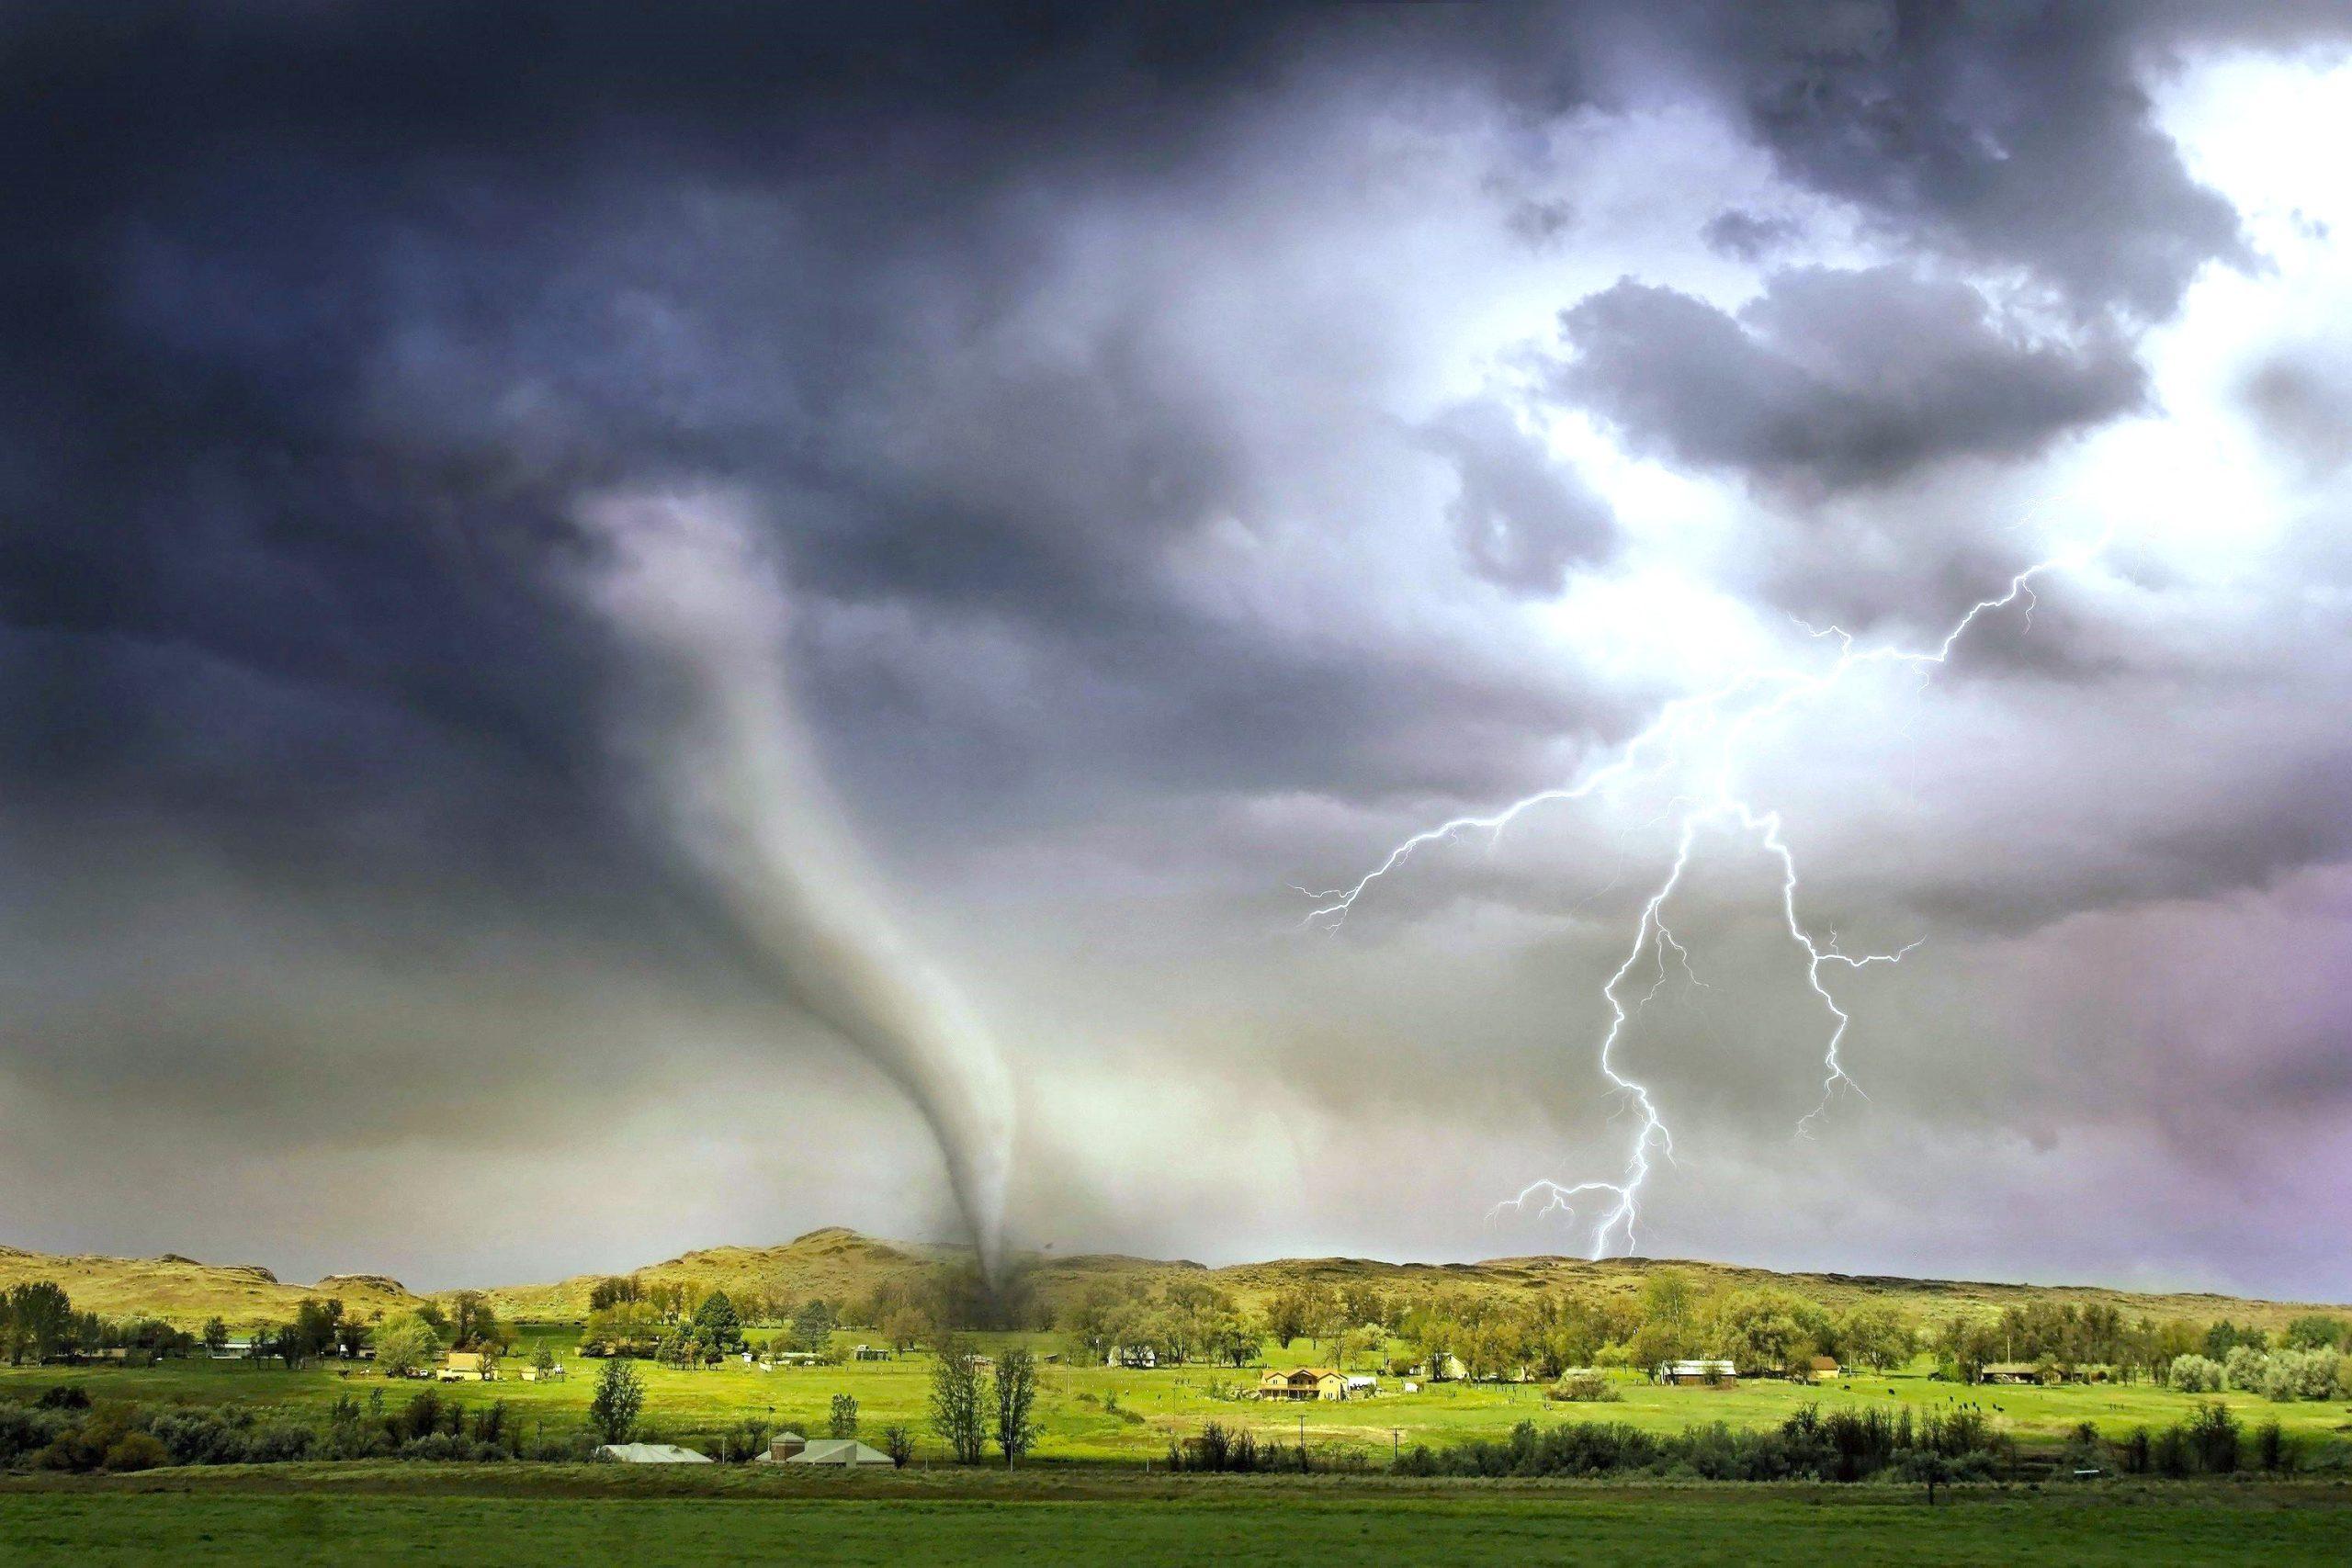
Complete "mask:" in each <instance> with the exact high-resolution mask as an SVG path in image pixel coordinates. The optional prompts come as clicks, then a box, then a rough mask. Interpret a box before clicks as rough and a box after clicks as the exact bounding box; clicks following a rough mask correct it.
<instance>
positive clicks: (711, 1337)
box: [695, 1291, 743, 1356]
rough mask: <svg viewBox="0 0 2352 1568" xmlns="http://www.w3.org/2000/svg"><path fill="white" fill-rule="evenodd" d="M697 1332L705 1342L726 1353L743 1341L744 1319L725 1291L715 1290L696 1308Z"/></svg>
mask: <svg viewBox="0 0 2352 1568" xmlns="http://www.w3.org/2000/svg"><path fill="white" fill-rule="evenodd" d="M695 1333H696V1334H697V1335H699V1336H700V1337H701V1338H702V1341H703V1343H704V1344H706V1345H707V1346H709V1347H710V1348H712V1349H714V1350H716V1351H718V1353H719V1354H720V1355H722V1356H723V1355H725V1354H726V1353H727V1352H728V1351H729V1350H732V1349H734V1348H736V1347H737V1346H739V1345H741V1344H742V1343H743V1320H742V1318H741V1316H740V1315H739V1314H737V1313H736V1311H735V1303H733V1302H730V1301H729V1300H728V1299H727V1292H724V1291H713V1292H710V1294H708V1295H707V1296H705V1297H704V1298H703V1302H702V1305H700V1306H698V1307H696V1308H695Z"/></svg>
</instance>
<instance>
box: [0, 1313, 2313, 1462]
mask: <svg viewBox="0 0 2352 1568" xmlns="http://www.w3.org/2000/svg"><path fill="white" fill-rule="evenodd" d="M542 1336H544V1337H546V1338H547V1339H548V1342H549V1344H550V1346H551V1347H552V1348H554V1349H555V1350H556V1351H557V1353H558V1354H559V1355H560V1357H562V1359H564V1360H565V1361H566V1363H567V1365H568V1366H569V1368H570V1370H571V1378H570V1381H568V1382H562V1383H554V1384H547V1383H526V1382H521V1381H519V1379H515V1378H509V1379H505V1380H502V1381H500V1382H496V1383H493V1384H488V1385H483V1384H458V1385H437V1386H438V1387H439V1391H440V1392H441V1393H444V1394H445V1395H448V1396H451V1397H454V1398H457V1399H459V1400H461V1401H464V1402H466V1403H468V1404H476V1403H487V1402H488V1401H490V1400H492V1399H502V1400H504V1401H506V1402H507V1404H508V1405H509V1407H510V1409H511V1410H512V1411H513V1412H514V1413H515V1415H516V1416H519V1417H520V1418H521V1420H522V1422H523V1426H524V1430H525V1431H526V1433H530V1434H532V1435H537V1434H538V1433H542V1432H543V1433H545V1434H547V1435H549V1436H555V1435H561V1434H568V1433H571V1432H572V1431H576V1430H578V1429H580V1428H581V1427H582V1425H583V1421H584V1416H585V1414H586V1410H587V1405H588V1401H589V1398H590V1396H591V1394H592V1393H593V1392H594V1378H595V1371H596V1365H597V1364H596V1363H595V1362H594V1361H588V1360H582V1359H579V1358H577V1357H575V1356H573V1355H572V1354H571V1346H572V1342H573V1339H574V1337H575V1331H574V1330H572V1329H571V1328H570V1327H569V1326H557V1325H547V1326H537V1325H524V1326H523V1329H522V1343H521V1345H520V1346H519V1347H518V1353H517V1354H516V1355H515V1356H514V1357H512V1358H510V1359H509V1361H508V1365H509V1367H514V1368H519V1367H520V1366H521V1365H522V1364H523V1361H524V1359H526V1357H527V1354H528V1348H529V1346H530V1344H531V1343H532V1342H533V1340H535V1339H536V1338H537V1337H542ZM847 1338H848V1337H847V1336H844V1339H845V1340H846V1339H847ZM1010 1342H1011V1339H1010V1337H1004V1336H982V1337H979V1340H978V1343H979V1344H980V1345H981V1347H982V1348H1001V1347H1002V1346H1003V1345H1005V1344H1007V1343H1010ZM1034 1343H1035V1345H1036V1346H1037V1348H1039V1349H1040V1350H1041V1351H1043V1350H1047V1349H1057V1348H1060V1345H1061V1343H1062V1342H1061V1341H1059V1340H1057V1339H1054V1338H1052V1337H1037V1338H1035V1341H1034ZM1268 1357H1269V1359H1271V1360H1272V1361H1274V1362H1275V1363H1277V1364H1296V1363H1300V1362H1311V1361H1313V1360H1315V1359H1317V1354H1316V1351H1315V1349H1314V1348H1313V1347H1312V1346H1310V1345H1307V1344H1306V1343H1305V1342H1301V1343H1300V1344H1298V1345H1296V1346H1294V1347H1293V1348H1292V1352H1291V1354H1289V1355H1288V1356H1283V1355H1280V1354H1277V1353H1275V1351H1274V1350H1273V1348H1272V1347H1268ZM638 1369H639V1375H640V1376H641V1377H642V1378H643V1379H644V1382H645V1385H646V1407H645V1423H644V1424H645V1426H646V1427H647V1429H648V1431H649V1432H650V1434H651V1435H652V1436H654V1437H656V1438H660V1439H662V1440H666V1441H679V1442H686V1443H696V1442H699V1441H702V1440H705V1439H707V1438H710V1437H711V1436H712V1435H714V1434H716V1433H718V1432H719V1431H721V1430H724V1429H726V1428H728V1427H732V1426H734V1425H736V1424H737V1423H739V1422H741V1421H742V1420H744V1419H746V1418H751V1417H756V1418H759V1419H763V1420H768V1421H772V1422H774V1423H775V1424H778V1425H783V1426H789V1427H797V1428H799V1429H800V1430H802V1431H805V1432H810V1433H821V1432H822V1431H823V1430H824V1427H825V1420H826V1412H827V1410H828V1407H829V1406H830V1404H831V1400H832V1396H833V1395H834V1394H836V1393H848V1394H851V1395H852V1396H854V1398H855V1399H856V1400H857V1403H858V1416H859V1425H860V1429H861V1431H862V1432H863V1433H864V1434H865V1435H866V1436H867V1437H868V1438H869V1439H871V1438H872V1437H873V1435H874V1434H876V1433H878V1432H879V1431H880V1430H881V1429H882V1428H883V1427H886V1426H889V1425H892V1424H903V1425H905V1426H907V1427H910V1428H912V1429H913V1430H914V1431H915V1432H916V1434H917V1442H918V1452H919V1453H920V1454H924V1455H931V1454H933V1453H934V1452H935V1451H936V1447H935V1444H934V1443H933V1439H932V1438H930V1435H929V1434H928V1433H927V1432H926V1431H925V1430H924V1418H925V1409H926V1404H927V1400H928V1396H929V1390H930V1373H931V1361H930V1359H929V1358H927V1357H924V1356H921V1355H917V1356H913V1357H910V1358H908V1359H899V1360H892V1361H878V1362H855V1361H852V1362H845V1363H843V1364H842V1365H840V1366H831V1367H804V1368H791V1369H785V1368H779V1369H778V1370H776V1371H773V1372H763V1371H760V1370H759V1369H758V1368H757V1367H756V1366H752V1367H747V1366H744V1365H743V1364H741V1362H740V1361H732V1360H730V1361H726V1362H722V1363H720V1364H719V1365H718V1366H716V1367H709V1368H704V1369H701V1370H697V1371H674V1370H672V1369H669V1368H665V1367H660V1366H656V1365H654V1364H652V1363H650V1362H639V1363H638ZM1256 1377H1257V1373H1256V1371H1255V1370H1254V1369H1244V1370H1242V1371H1231V1370H1224V1371H1219V1370H1215V1369H1211V1368H1207V1367H1201V1366H1190V1367H1184V1368H1181V1369H1169V1370H1164V1371H1126V1370H1123V1369H1114V1368H1103V1367H1092V1366H1069V1365H1051V1366H1047V1367H1046V1368H1045V1369H1044V1370H1043V1374H1042V1380H1041V1388H1040V1402H1039V1414H1040V1416H1041V1417H1042V1419H1043V1422H1044V1427H1045V1431H1044V1437H1043V1438H1042V1440H1041V1442H1040V1443H1039V1445H1038V1449H1037V1454H1036V1457H1037V1459H1038V1460H1040V1461H1125V1462H1128V1463H1132V1464H1136V1465H1137V1466H1138V1467H1140V1465H1141V1464H1143V1463H1145V1462H1147V1461H1158V1460H1159V1458H1160V1457H1161V1456H1162V1455H1163V1454H1165V1452H1166V1451H1167V1448H1168V1441H1169V1438H1170V1435H1171V1434H1175V1435H1184V1434H1189V1433H1193V1432H1197V1431H1198V1430H1199V1429H1200V1427H1201V1426H1202V1424H1203V1423H1204V1422H1207V1421H1211V1420H1215V1421H1219V1422H1222V1423H1225V1424H1226V1425H1227V1426H1238V1427H1246V1428H1250V1429H1252V1430H1254V1431H1256V1432H1258V1433H1259V1434H1260V1436H1261V1438H1273V1439H1278V1440H1281V1441H1283V1442H1295V1441H1296V1440H1297V1439H1298V1438H1299V1437H1300V1436H1301V1435H1302V1433H1303V1434H1304V1436H1305V1438H1306V1441H1307V1442H1308V1443H1309V1444H1311V1445H1315V1446H1317V1447H1318V1448H1319V1447H1325V1446H1339V1447H1343V1448H1352V1449H1355V1450H1360V1451H1362V1452H1363V1453H1364V1454H1365V1455H1366V1456H1367V1457H1369V1458H1371V1459H1373V1460H1374V1461H1375V1462H1383V1461H1386V1460H1387V1459H1388V1457H1389V1455H1390V1454H1391V1452H1392V1451H1393V1450H1395V1449H1397V1447H1399V1446H1403V1447H1410V1446H1411V1445H1413V1444H1415V1443H1428V1444H1430V1445H1432V1446H1442V1445H1443V1444H1446V1443H1449V1442H1453V1441H1458V1440H1460V1439H1462V1438H1471V1437H1499V1436H1501V1435H1503V1434H1504V1433H1506V1432H1508V1431H1509V1430H1510V1427H1511V1426H1512V1424H1513V1423H1515V1422H1518V1421H1521V1420H1527V1419H1534V1420H1538V1421H1547V1422H1548V1421H1566V1420H1598V1421H1623V1422H1627V1423H1630V1424H1632V1425H1634V1426H1637V1427H1644V1428H1646V1429H1648V1430H1652V1431H1661V1432H1664V1431H1679V1429H1681V1428H1682V1427H1686V1426H1690V1425H1692V1424H1695V1423H1701V1422H1711V1421H1718V1420H1720V1421H1727V1422H1730V1423H1732V1424H1734V1425H1736V1426H1749V1427H1761V1426H1769V1425H1771V1424H1774V1423H1777V1422H1779V1421H1781V1419H1783V1418H1784V1417H1786V1416H1788V1415H1789V1414H1790V1412H1792V1410H1794V1409H1796V1408H1797V1407H1798V1406H1800V1405H1803V1404H1808V1403H1817V1404H1820V1405H1821V1406H1822V1407H1823V1408H1824V1409H1825V1410H1827V1409H1832V1408H1835V1407H1837V1406H1838V1405H1841V1404H1855V1405H1867V1404H1875V1405H1882V1406H1883V1405H1888V1404H1898V1403H1899V1404H1908V1405H1911V1406H1912V1407H1914V1408H1915V1409H1918V1410H1922V1411H1925V1410H1928V1409H1939V1408H1947V1407H1950V1406H1951V1405H1954V1404H1970V1403H1973V1404H1976V1405H1977V1406H1979V1407H1980V1408H1982V1409H1983V1410H1984V1411H1985V1413H1986V1414H1987V1415H1988V1416H1991V1417H1992V1418H1993V1419H1994V1420H1995V1421H1996V1423H1997V1424H1998V1425H2000V1426H2001V1427H2003V1428H2005V1429H2006V1430H2007V1431H2008V1432H2009V1433H2010V1434H2011V1435H2012V1436H2013V1437H2015V1438H2017V1439H2018V1441H2019V1442H2020V1443H2021V1444H2024V1445H2026V1446H2028V1447H2033V1446H2048V1445H2054V1444H2055V1443H2057V1442H2058V1441H2060V1440H2061V1439H2063V1438H2064V1437H2065V1436H2066V1435H2067V1434H2068V1433H2069V1432H2070V1431H2072V1429H2073V1428H2074V1427H2075V1426H2076V1425H2077V1424H2078V1423H2081V1422H2085V1421H2087V1422H2090V1423H2092V1424H2093V1425H2095V1426H2096V1427H2098V1428H2099V1430H2100V1431H2101V1432H2102V1433H2103V1434H2105V1435H2108V1436H2120V1435H2121V1434H2123V1433H2125V1432H2127V1431H2129V1430H2130V1429H2131V1427H2136V1426H2147V1427H2163V1426H2166V1425H2169V1424H2170V1423H2172V1422H2174V1421H2177V1420H2179V1419H2181V1418H2183V1417H2184V1416H2187V1415H2188V1413H2189V1412H2190V1410H2191V1409H2192V1408H2193V1407H2194V1406H2195V1405H2196V1404H2198V1403H2199V1396H2192V1395H2189V1394H2184V1393H2173V1392H2171V1391H2170V1390H2167V1389H2162V1388H2157V1387H2154V1386H2153V1385H2150V1384H2146V1383H2131V1384H2070V1385H2060V1386H2055V1387H2047V1388H2043V1387H2011V1386H2000V1387H1992V1386H1979V1387H1973V1388H1971V1387H1961V1386H1958V1385H1955V1384H1951V1383H1947V1382H1938V1381H1936V1380H1934V1379H1932V1378H1930V1377H1928V1376H1927V1375H1926V1373H1925V1370H1924V1364H1923V1365H1922V1367H1921V1368H1920V1369H1918V1370H1915V1371H1910V1372H1905V1373H1899V1374H1892V1375H1890V1374H1883V1373H1881V1374H1873V1375H1871V1376H1868V1377H1862V1376H1855V1377H1850V1378H1845V1379H1840V1380H1837V1381H1831V1382H1820V1383H1816V1384H1814V1385H1811V1386H1799V1385H1792V1384H1790V1383H1785V1382H1743V1383H1741V1384H1740V1385H1739V1386H1737V1387H1736V1388H1725V1389H1707V1388H1658V1387H1655V1386H1653V1385H1651V1384H1650V1383H1648V1382H1644V1381H1642V1380H1640V1379H1638V1378H1623V1379H1621V1380H1620V1381H1617V1382H1614V1383H1613V1385H1612V1386H1614V1387H1615V1388H1616V1389H1617V1391H1618V1392H1619V1393H1621V1394H1622V1396H1623V1397H1622V1398H1621V1399H1619V1400H1617V1401H1613V1402H1610V1403H1606V1404H1555V1403H1554V1402H1552V1401H1549V1400H1546V1399H1545V1398H1544V1395H1543V1391H1542V1389H1541V1388H1540V1387H1537V1386H1534V1385H1527V1384H1493V1383H1487V1384H1467V1383H1437V1384H1428V1385H1424V1386H1423V1387H1422V1389H1421V1391H1420V1392H1419V1393H1404V1392H1403V1382H1402V1380H1399V1379H1396V1378H1384V1379H1383V1380H1382V1388H1383V1392H1382V1393H1381V1394H1380V1395H1379V1396H1378V1397H1376V1398H1373V1399H1367V1400H1351V1401H1346V1402H1336V1403H1315V1404H1261V1403H1259V1402H1257V1401H1255V1400H1251V1399H1243V1398H1239V1397H1237V1393H1238V1391H1240V1390H1243V1389H1247V1388H1250V1387H1252V1386H1254V1384H1255V1382H1256ZM61 1382H62V1383H72V1384H75V1385H78V1386H80V1387H82V1388H84V1389H85V1390H87V1392H88V1393H90V1394H91V1396H92V1397H93V1398H99V1399H105V1398H115V1399H128V1400H137V1401H140V1402H142V1403H146V1404H159V1403H188V1404H213V1403H219V1402H223V1401H232V1402H241V1403H246V1404H266V1405H277V1406H283V1407H286V1408H287V1409H288V1410H290V1411H293V1412H295V1413H298V1414H300V1415H304V1416H309V1417H311V1418H315V1419H320V1420H322V1419H323V1418H324V1415H325V1412H326V1410H327V1407H328V1406H329V1405H331V1404H333V1403H334V1401H335V1400H336V1398H338V1397H339V1396H341V1395H343V1394H346V1393H348V1394H352V1395H354V1396H355V1397H356V1398H358V1399H360V1400H362V1401H365V1400H366V1399H367V1398H368V1395H369V1393H370V1392H371V1391H374V1390H379V1389H380V1390H382V1391H383V1394H384V1398H385V1399H386V1401H387V1402H388V1403H390V1404H395V1405H396V1404H398V1403H399V1402H401V1401H405V1400H406V1399H408V1398H409V1397H411V1396H412V1395H413V1393H415V1391H416V1390H417V1389H418V1388H420V1387H423V1386H424V1385H423V1384H421V1383H417V1382H404V1381H399V1380H388V1379H384V1378H380V1377H378V1376H376V1375H374V1374H373V1372H372V1371H369V1370H368V1367H367V1364H366V1363H364V1362H362V1363H356V1364H349V1365H346V1364H340V1363H335V1362H328V1363H325V1364H322V1365H318V1366H313V1367H311V1368H307V1369H305V1370H303V1371H283V1370H281V1369H280V1368H278V1367H277V1365H276V1364H275V1363H266V1364H265V1363H260V1362H249V1361H212V1360H206V1359H193V1360H185V1361H167V1362H164V1363H163V1364H161V1365H158V1366H155V1367H152V1368H141V1369H122V1368H100V1367H23V1368H0V1399H8V1398H18V1399H28V1398H31V1397H33V1396H34V1395H35V1394H36V1393H38V1392H39V1391H40V1390H41V1389H44V1388H47V1387H49V1386H51V1385H52V1384H56V1383H61ZM2202 1397H2204V1398H2207V1399H2210V1398H2212V1397H2214V1396H2211V1395H2207V1396H2202ZM2219 1397H2220V1398H2221V1399H2222V1401H2223V1402H2224V1403H2225V1404H2228V1405H2229V1406H2230V1407H2231V1408H2232V1409H2233V1410H2234V1411H2235V1412H2236V1413H2237V1415H2238V1416H2239V1417H2240V1418H2241V1419H2242V1420H2244V1421H2245V1423H2246V1424H2247V1425H2248V1426H2249V1427H2252V1426H2255V1425H2257V1424H2259V1423H2261V1422H2263V1421H2267V1420H2271V1419H2274V1418H2275V1419H2276V1420H2278V1422H2279V1423H2280V1424H2281V1425H2282V1426H2283V1427H2285V1428H2286V1430H2287V1431H2288V1432H2289V1433H2290V1435H2292V1436H2294V1437H2295V1438H2298V1439H2299V1441H2301V1443H2302V1444H2303V1446H2304V1447H2305V1448H2306V1450H2316V1449H2319V1448H2321V1447H2324V1446H2335V1447H2343V1446H2345V1444H2346V1439H2352V1406H2347V1405H2346V1404H2342V1403H2338V1402H2327V1403H2296V1404H2272V1403H2270V1402H2268V1401H2266V1400H2263V1399H2261V1398H2259V1397H2257V1396H2256V1395H2253V1394H2249V1393H2229V1394H2224V1395H2221V1396H2219Z"/></svg>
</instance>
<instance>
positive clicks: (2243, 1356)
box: [2222, 1345, 2270, 1393]
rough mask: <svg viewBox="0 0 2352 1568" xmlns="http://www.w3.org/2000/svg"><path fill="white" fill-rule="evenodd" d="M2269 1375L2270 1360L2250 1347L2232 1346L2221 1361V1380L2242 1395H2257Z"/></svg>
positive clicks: (2258, 1350)
mask: <svg viewBox="0 0 2352 1568" xmlns="http://www.w3.org/2000/svg"><path fill="white" fill-rule="evenodd" d="M2269 1375H2270V1358H2269V1356H2268V1355H2267V1354H2265V1353H2264V1352H2263V1351H2261V1350H2260V1349H2257V1348H2256V1347H2254V1346H2252V1345H2233V1346H2231V1347H2230V1353H2229V1354H2228V1355H2227V1356H2225V1357H2223V1358H2222V1380H2223V1381H2224V1382H2226V1383H2227V1384H2228V1385H2229V1386H2230V1387H2232V1388H2233V1389H2236V1390H2238V1391H2239V1392H2240V1393H2261V1392H2262V1384H2263V1380H2264V1379H2266V1378H2267V1377H2268V1376H2269Z"/></svg>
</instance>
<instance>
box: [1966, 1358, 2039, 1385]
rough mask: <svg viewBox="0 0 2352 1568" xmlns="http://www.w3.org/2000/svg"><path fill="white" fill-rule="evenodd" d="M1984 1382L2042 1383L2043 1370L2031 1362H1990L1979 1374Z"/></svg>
mask: <svg viewBox="0 0 2352 1568" xmlns="http://www.w3.org/2000/svg"><path fill="white" fill-rule="evenodd" d="M1978 1378H1979V1381H1981V1382H2041V1381H2042V1378H2041V1368H2040V1367H2038V1366H2036V1365H2035V1364H2034V1363H2033V1362H2031V1361H1988V1362H1986V1363H1985V1370H1984V1371H1983V1372H1981V1373H1979V1374H1978Z"/></svg>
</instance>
